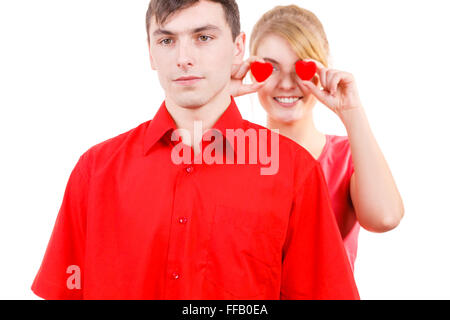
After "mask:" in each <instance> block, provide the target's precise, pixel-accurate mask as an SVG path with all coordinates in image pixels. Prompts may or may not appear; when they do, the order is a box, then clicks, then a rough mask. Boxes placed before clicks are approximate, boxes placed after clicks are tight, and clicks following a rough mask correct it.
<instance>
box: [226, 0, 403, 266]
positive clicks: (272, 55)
mask: <svg viewBox="0 0 450 320" xmlns="http://www.w3.org/2000/svg"><path fill="white" fill-rule="evenodd" d="M250 54H251V58H249V59H248V60H247V61H245V62H244V63H243V64H242V65H240V66H235V68H234V70H233V74H232V85H231V91H232V92H231V93H232V95H234V96H240V95H244V94H248V93H252V92H255V91H256V92H257V93H258V98H259V101H260V103H261V105H262V107H263V108H264V110H265V111H266V112H267V125H266V126H267V127H268V128H269V129H278V130H279V132H280V134H282V135H284V136H287V137H288V138H290V139H292V140H294V141H295V142H297V143H298V144H300V145H301V146H303V147H304V148H305V149H306V150H308V151H309V152H310V153H311V155H312V156H313V157H314V158H315V159H317V160H318V161H319V163H320V164H321V166H322V169H323V172H324V175H325V179H326V181H327V184H328V189H329V193H330V199H331V203H332V207H333V209H334V213H335V216H336V221H337V224H338V226H339V229H340V231H341V235H342V238H343V241H344V246H345V248H346V250H347V253H348V256H349V260H350V263H351V266H352V269H353V268H354V261H355V258H356V251H357V241H358V233H359V226H360V225H361V226H362V227H363V228H364V229H366V230H368V231H372V232H386V231H389V230H391V229H393V228H395V227H396V226H397V225H398V224H399V223H400V220H401V219H402V217H403V214H404V208H403V202H402V199H401V196H400V194H399V192H398V190H397V187H396V185H395V181H394V179H393V177H392V174H391V172H390V170H389V167H388V164H387V163H386V160H385V159H384V157H383V154H382V152H381V150H380V148H379V147H378V145H377V142H376V140H375V138H374V136H373V134H372V132H371V129H370V127H369V123H368V120H367V118H366V115H365V112H364V108H363V105H362V103H361V101H360V98H359V95H358V90H357V87H356V82H355V79H354V77H353V75H352V74H350V73H348V72H344V71H339V70H335V69H328V57H329V48H328V40H327V37H326V35H325V32H324V29H323V26H322V24H321V22H320V21H319V20H318V19H317V17H316V16H315V15H314V14H313V13H312V12H310V11H308V10H305V9H302V8H299V7H297V6H295V5H290V6H277V7H275V8H273V9H272V10H270V11H268V12H267V13H265V14H264V15H263V16H262V17H261V18H260V20H259V21H258V22H257V24H256V25H255V26H254V28H253V31H252V34H251V38H250ZM298 60H304V61H314V62H315V63H316V65H317V72H316V74H315V76H314V78H313V79H311V81H302V80H301V79H300V78H299V77H298V76H297V74H296V71H295V63H296V62H297V61H298ZM254 61H260V62H269V63H271V64H272V65H273V72H272V75H271V76H270V77H269V78H268V79H267V80H265V81H264V82H262V83H254V84H252V85H244V84H243V79H244V77H245V75H246V74H247V72H248V71H249V69H250V64H251V63H252V62H254ZM320 87H322V88H323V90H321V88H320ZM317 100H319V101H320V102H321V103H323V104H324V105H325V106H327V107H328V108H330V109H331V110H332V111H333V112H334V113H335V114H336V115H337V116H338V117H339V118H340V120H341V121H342V122H343V124H344V126H345V128H346V130H347V135H348V137H341V136H334V135H325V134H323V133H321V132H319V131H318V130H317V129H316V127H315V125H314V120H313V108H314V105H315V104H316V102H317Z"/></svg>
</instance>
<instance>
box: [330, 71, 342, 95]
mask: <svg viewBox="0 0 450 320" xmlns="http://www.w3.org/2000/svg"><path fill="white" fill-rule="evenodd" d="M341 79H342V74H341V73H340V72H335V73H334V74H333V75H332V76H331V77H330V79H329V80H328V81H329V87H328V88H329V91H330V94H331V95H332V96H335V95H336V93H337V89H338V85H339V82H340V81H341Z"/></svg>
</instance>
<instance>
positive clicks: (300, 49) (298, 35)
mask: <svg viewBox="0 0 450 320" xmlns="http://www.w3.org/2000/svg"><path fill="white" fill-rule="evenodd" d="M268 34H275V35H278V36H281V37H282V38H284V39H286V40H287V41H288V42H289V44H290V45H291V47H292V49H293V50H294V52H295V53H296V54H297V55H298V57H299V59H315V60H317V61H319V62H321V63H322V64H323V65H324V66H325V67H326V68H328V65H329V63H328V60H329V54H330V53H329V45H328V40H327V36H326V34H325V31H324V29H323V26H322V23H321V22H320V20H319V19H318V18H317V17H316V15H315V14H314V13H312V12H311V11H308V10H306V9H303V8H299V7H298V6H296V5H289V6H276V7H275V8H273V9H272V10H270V11H267V12H266V13H265V14H264V15H263V16H262V17H261V18H260V19H259V20H258V22H257V23H256V25H255V26H254V27H253V30H252V34H251V36H250V54H251V55H252V56H254V55H256V51H257V49H258V46H259V44H260V42H261V40H262V39H263V38H264V36H266V35H268Z"/></svg>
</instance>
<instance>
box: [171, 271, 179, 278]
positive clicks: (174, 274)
mask: <svg viewBox="0 0 450 320" xmlns="http://www.w3.org/2000/svg"><path fill="white" fill-rule="evenodd" d="M179 278H180V275H179V274H178V273H177V272H174V273H172V279H174V280H177V279H179Z"/></svg>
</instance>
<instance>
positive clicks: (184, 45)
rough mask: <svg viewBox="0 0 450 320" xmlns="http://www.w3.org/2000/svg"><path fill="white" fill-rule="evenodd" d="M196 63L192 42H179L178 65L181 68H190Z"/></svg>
mask: <svg viewBox="0 0 450 320" xmlns="http://www.w3.org/2000/svg"><path fill="white" fill-rule="evenodd" d="M193 65H194V59H193V57H192V48H191V44H190V43H188V41H183V42H181V41H180V43H179V46H178V52H177V66H178V68H181V69H184V70H186V69H189V68H190V67H192V66H193Z"/></svg>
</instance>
